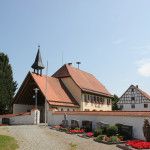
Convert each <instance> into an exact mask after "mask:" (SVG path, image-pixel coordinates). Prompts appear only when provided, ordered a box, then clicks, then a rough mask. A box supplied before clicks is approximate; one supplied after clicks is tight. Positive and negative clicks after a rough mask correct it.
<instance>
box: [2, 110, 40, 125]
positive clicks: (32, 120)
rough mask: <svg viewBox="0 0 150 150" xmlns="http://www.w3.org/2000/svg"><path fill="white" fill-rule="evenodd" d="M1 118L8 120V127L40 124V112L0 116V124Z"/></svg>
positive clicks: (32, 111) (33, 111)
mask: <svg viewBox="0 0 150 150" xmlns="http://www.w3.org/2000/svg"><path fill="white" fill-rule="evenodd" d="M3 118H9V120H10V121H9V124H10V125H23V124H26V125H27V124H38V123H40V111H39V110H37V109H32V110H31V112H25V113H17V114H7V115H0V124H2V123H3V122H2V119H3Z"/></svg>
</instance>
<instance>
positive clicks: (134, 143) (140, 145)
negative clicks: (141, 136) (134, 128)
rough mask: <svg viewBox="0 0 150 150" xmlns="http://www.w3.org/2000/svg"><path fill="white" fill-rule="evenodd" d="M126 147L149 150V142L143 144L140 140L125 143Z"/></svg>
mask: <svg viewBox="0 0 150 150" xmlns="http://www.w3.org/2000/svg"><path fill="white" fill-rule="evenodd" d="M125 145H126V146H131V147H133V148H136V149H150V142H145V141H141V140H133V141H128V142H127V143H125Z"/></svg>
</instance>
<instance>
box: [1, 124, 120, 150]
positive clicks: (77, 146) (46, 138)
mask: <svg viewBox="0 0 150 150" xmlns="http://www.w3.org/2000/svg"><path fill="white" fill-rule="evenodd" d="M0 135H7V136H12V137H14V138H15V139H16V141H17V143H18V145H19V148H18V149H17V150H37V149H38V150H92V149H94V150H119V149H120V148H118V147H116V145H106V144H103V143H98V142H95V141H93V139H92V138H89V139H85V138H81V137H79V136H78V135H77V134H66V133H65V132H59V131H56V130H52V129H50V128H49V126H46V127H45V126H43V125H39V126H38V125H15V126H0Z"/></svg>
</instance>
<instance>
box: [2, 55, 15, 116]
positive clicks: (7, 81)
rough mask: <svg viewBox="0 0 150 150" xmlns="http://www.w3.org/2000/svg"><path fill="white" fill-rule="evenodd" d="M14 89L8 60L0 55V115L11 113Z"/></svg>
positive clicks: (5, 56)
mask: <svg viewBox="0 0 150 150" xmlns="http://www.w3.org/2000/svg"><path fill="white" fill-rule="evenodd" d="M16 89H17V82H16V81H13V73H12V67H11V65H10V64H9V58H8V56H7V55H5V54H4V53H0V114H6V113H11V112H12V101H13V97H14V94H15V91H16Z"/></svg>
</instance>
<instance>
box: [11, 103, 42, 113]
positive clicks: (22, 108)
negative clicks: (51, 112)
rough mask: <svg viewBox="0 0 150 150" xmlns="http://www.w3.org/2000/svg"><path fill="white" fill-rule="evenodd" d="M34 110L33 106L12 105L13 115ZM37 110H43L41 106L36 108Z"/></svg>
mask: <svg viewBox="0 0 150 150" xmlns="http://www.w3.org/2000/svg"><path fill="white" fill-rule="evenodd" d="M34 108H35V105H24V104H13V114H16V113H23V112H27V111H28V110H32V109H34ZM38 109H39V110H43V111H44V109H43V106H38Z"/></svg>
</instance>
